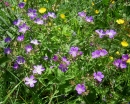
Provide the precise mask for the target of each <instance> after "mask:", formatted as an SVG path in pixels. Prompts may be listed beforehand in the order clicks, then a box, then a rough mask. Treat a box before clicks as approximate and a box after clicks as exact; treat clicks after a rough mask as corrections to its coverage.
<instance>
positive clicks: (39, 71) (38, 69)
mask: <svg viewBox="0 0 130 104" xmlns="http://www.w3.org/2000/svg"><path fill="white" fill-rule="evenodd" d="M33 67H34V70H33V73H34V74H42V71H44V70H45V68H43V67H42V65H35V66H33Z"/></svg>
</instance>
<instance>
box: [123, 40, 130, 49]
mask: <svg viewBox="0 0 130 104" xmlns="http://www.w3.org/2000/svg"><path fill="white" fill-rule="evenodd" d="M121 45H122V46H123V47H128V46H129V44H128V43H127V42H126V41H125V40H123V41H122V42H121Z"/></svg>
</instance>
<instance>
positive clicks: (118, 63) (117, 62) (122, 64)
mask: <svg viewBox="0 0 130 104" xmlns="http://www.w3.org/2000/svg"><path fill="white" fill-rule="evenodd" d="M113 65H115V66H116V67H117V68H121V69H124V68H126V67H127V65H126V62H125V61H122V60H121V59H116V60H115V61H114V62H113Z"/></svg>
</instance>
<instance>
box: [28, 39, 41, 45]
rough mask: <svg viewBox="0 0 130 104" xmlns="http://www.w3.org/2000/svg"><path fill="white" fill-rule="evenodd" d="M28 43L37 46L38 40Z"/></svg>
mask: <svg viewBox="0 0 130 104" xmlns="http://www.w3.org/2000/svg"><path fill="white" fill-rule="evenodd" d="M30 43H32V44H34V45H38V44H39V42H38V40H37V39H34V40H31V42H30Z"/></svg>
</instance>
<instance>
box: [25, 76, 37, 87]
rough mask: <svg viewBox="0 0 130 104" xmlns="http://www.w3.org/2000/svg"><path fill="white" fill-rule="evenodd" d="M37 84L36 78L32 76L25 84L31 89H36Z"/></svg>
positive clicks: (27, 78) (26, 78) (26, 79)
mask: <svg viewBox="0 0 130 104" xmlns="http://www.w3.org/2000/svg"><path fill="white" fill-rule="evenodd" d="M36 82H37V80H35V78H34V76H33V75H31V76H30V77H25V84H26V85H27V86H30V87H34V84H35V83H36Z"/></svg>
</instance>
